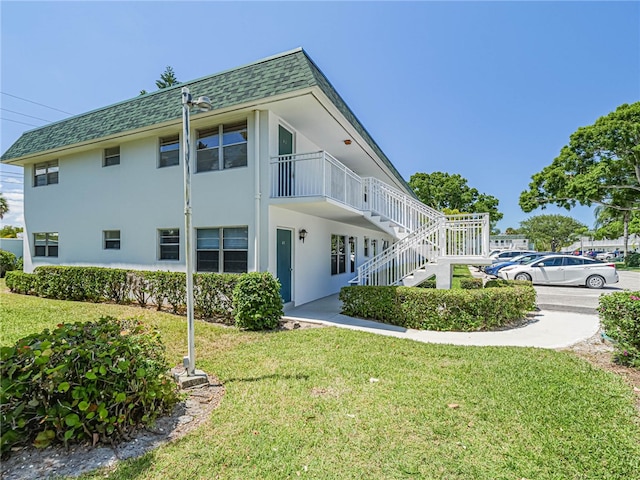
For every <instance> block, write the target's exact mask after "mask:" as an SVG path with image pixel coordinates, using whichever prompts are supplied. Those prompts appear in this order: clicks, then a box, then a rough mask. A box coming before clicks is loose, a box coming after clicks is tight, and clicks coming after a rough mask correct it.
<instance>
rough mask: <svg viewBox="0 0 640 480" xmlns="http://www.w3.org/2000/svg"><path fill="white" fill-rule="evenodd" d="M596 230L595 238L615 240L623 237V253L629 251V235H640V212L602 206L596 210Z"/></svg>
mask: <svg viewBox="0 0 640 480" xmlns="http://www.w3.org/2000/svg"><path fill="white" fill-rule="evenodd" d="M595 213H596V224H595V227H596V230H595V232H594V238H596V239H602V238H609V239H615V238H620V237H623V239H624V247H623V251H624V253H625V255H626V253H627V251H628V250H629V235H631V234H633V233H635V234H640V210H636V211H629V210H616V209H613V208H609V207H603V206H600V207H598V208H596V212H595Z"/></svg>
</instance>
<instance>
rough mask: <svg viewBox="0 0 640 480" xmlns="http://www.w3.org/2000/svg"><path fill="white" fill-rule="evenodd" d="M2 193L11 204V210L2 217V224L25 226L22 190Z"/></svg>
mask: <svg viewBox="0 0 640 480" xmlns="http://www.w3.org/2000/svg"><path fill="white" fill-rule="evenodd" d="M2 195H3V196H4V198H6V199H7V203H8V204H9V212H8V213H7V214H6V215H5V216H4V218H3V219H2V224H3V225H13V226H14V227H24V193H22V191H6V192H5V191H3V193H2Z"/></svg>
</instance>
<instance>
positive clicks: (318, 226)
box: [268, 206, 393, 305]
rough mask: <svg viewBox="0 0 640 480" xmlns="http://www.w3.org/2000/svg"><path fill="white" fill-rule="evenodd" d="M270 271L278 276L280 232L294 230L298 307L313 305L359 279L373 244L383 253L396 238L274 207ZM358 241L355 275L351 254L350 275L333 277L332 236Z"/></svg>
mask: <svg viewBox="0 0 640 480" xmlns="http://www.w3.org/2000/svg"><path fill="white" fill-rule="evenodd" d="M269 218H270V221H269V245H270V246H271V248H270V252H269V268H268V270H269V271H270V272H271V273H272V274H273V275H274V276H275V275H276V231H277V229H279V228H280V229H290V230H291V231H292V232H293V235H292V244H293V252H292V254H293V259H294V260H293V272H292V275H293V286H292V290H293V291H292V298H293V302H294V304H295V305H301V304H303V303H307V302H310V301H312V300H315V299H317V298H322V297H326V296H327V295H331V294H334V293H336V292H338V291H340V288H342V287H344V286H345V285H348V283H349V281H350V280H352V279H353V278H355V277H356V276H357V268H358V267H359V266H360V265H362V264H363V263H364V262H365V261H367V260H369V259H370V258H371V257H372V256H373V246H372V241H374V240H375V241H377V251H378V252H381V251H382V245H383V242H385V241H386V242H388V244H389V245H391V243H392V242H393V238H392V237H391V236H389V235H387V234H385V233H382V232H381V231H379V230H377V229H375V228H371V229H369V228H365V227H361V226H356V225H353V224H349V223H344V222H337V221H333V220H327V219H324V218H320V217H317V216H312V215H307V214H304V213H300V212H295V211H292V210H289V209H285V208H279V207H276V206H271V207H270V215H269ZM301 229H305V230H306V231H307V237H306V238H305V240H304V242H302V241H301V240H300V239H299V232H300V230H301ZM332 235H341V236H345V237H346V238H347V239H348V238H349V237H354V239H355V243H356V252H355V268H354V271H353V272H352V271H351V268H350V267H351V265H350V258H349V257H350V255H351V252H349V251H347V265H346V272H345V273H341V274H336V275H332V274H331V236H332ZM365 237H366V238H368V239H369V256H368V257H365V255H364V242H365Z"/></svg>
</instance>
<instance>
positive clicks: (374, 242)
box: [371, 240, 378, 257]
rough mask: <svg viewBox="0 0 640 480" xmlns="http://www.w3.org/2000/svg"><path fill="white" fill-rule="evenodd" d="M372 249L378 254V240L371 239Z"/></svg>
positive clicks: (374, 254) (374, 253)
mask: <svg viewBox="0 0 640 480" xmlns="http://www.w3.org/2000/svg"><path fill="white" fill-rule="evenodd" d="M371 250H373V256H374V257H375V256H376V255H378V240H371Z"/></svg>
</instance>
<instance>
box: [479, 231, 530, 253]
mask: <svg viewBox="0 0 640 480" xmlns="http://www.w3.org/2000/svg"><path fill="white" fill-rule="evenodd" d="M489 248H490V249H491V250H496V249H498V248H499V249H502V250H531V249H533V243H532V242H530V241H529V239H528V238H527V237H526V236H525V235H516V234H511V235H509V234H502V235H491V236H490V237H489Z"/></svg>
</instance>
